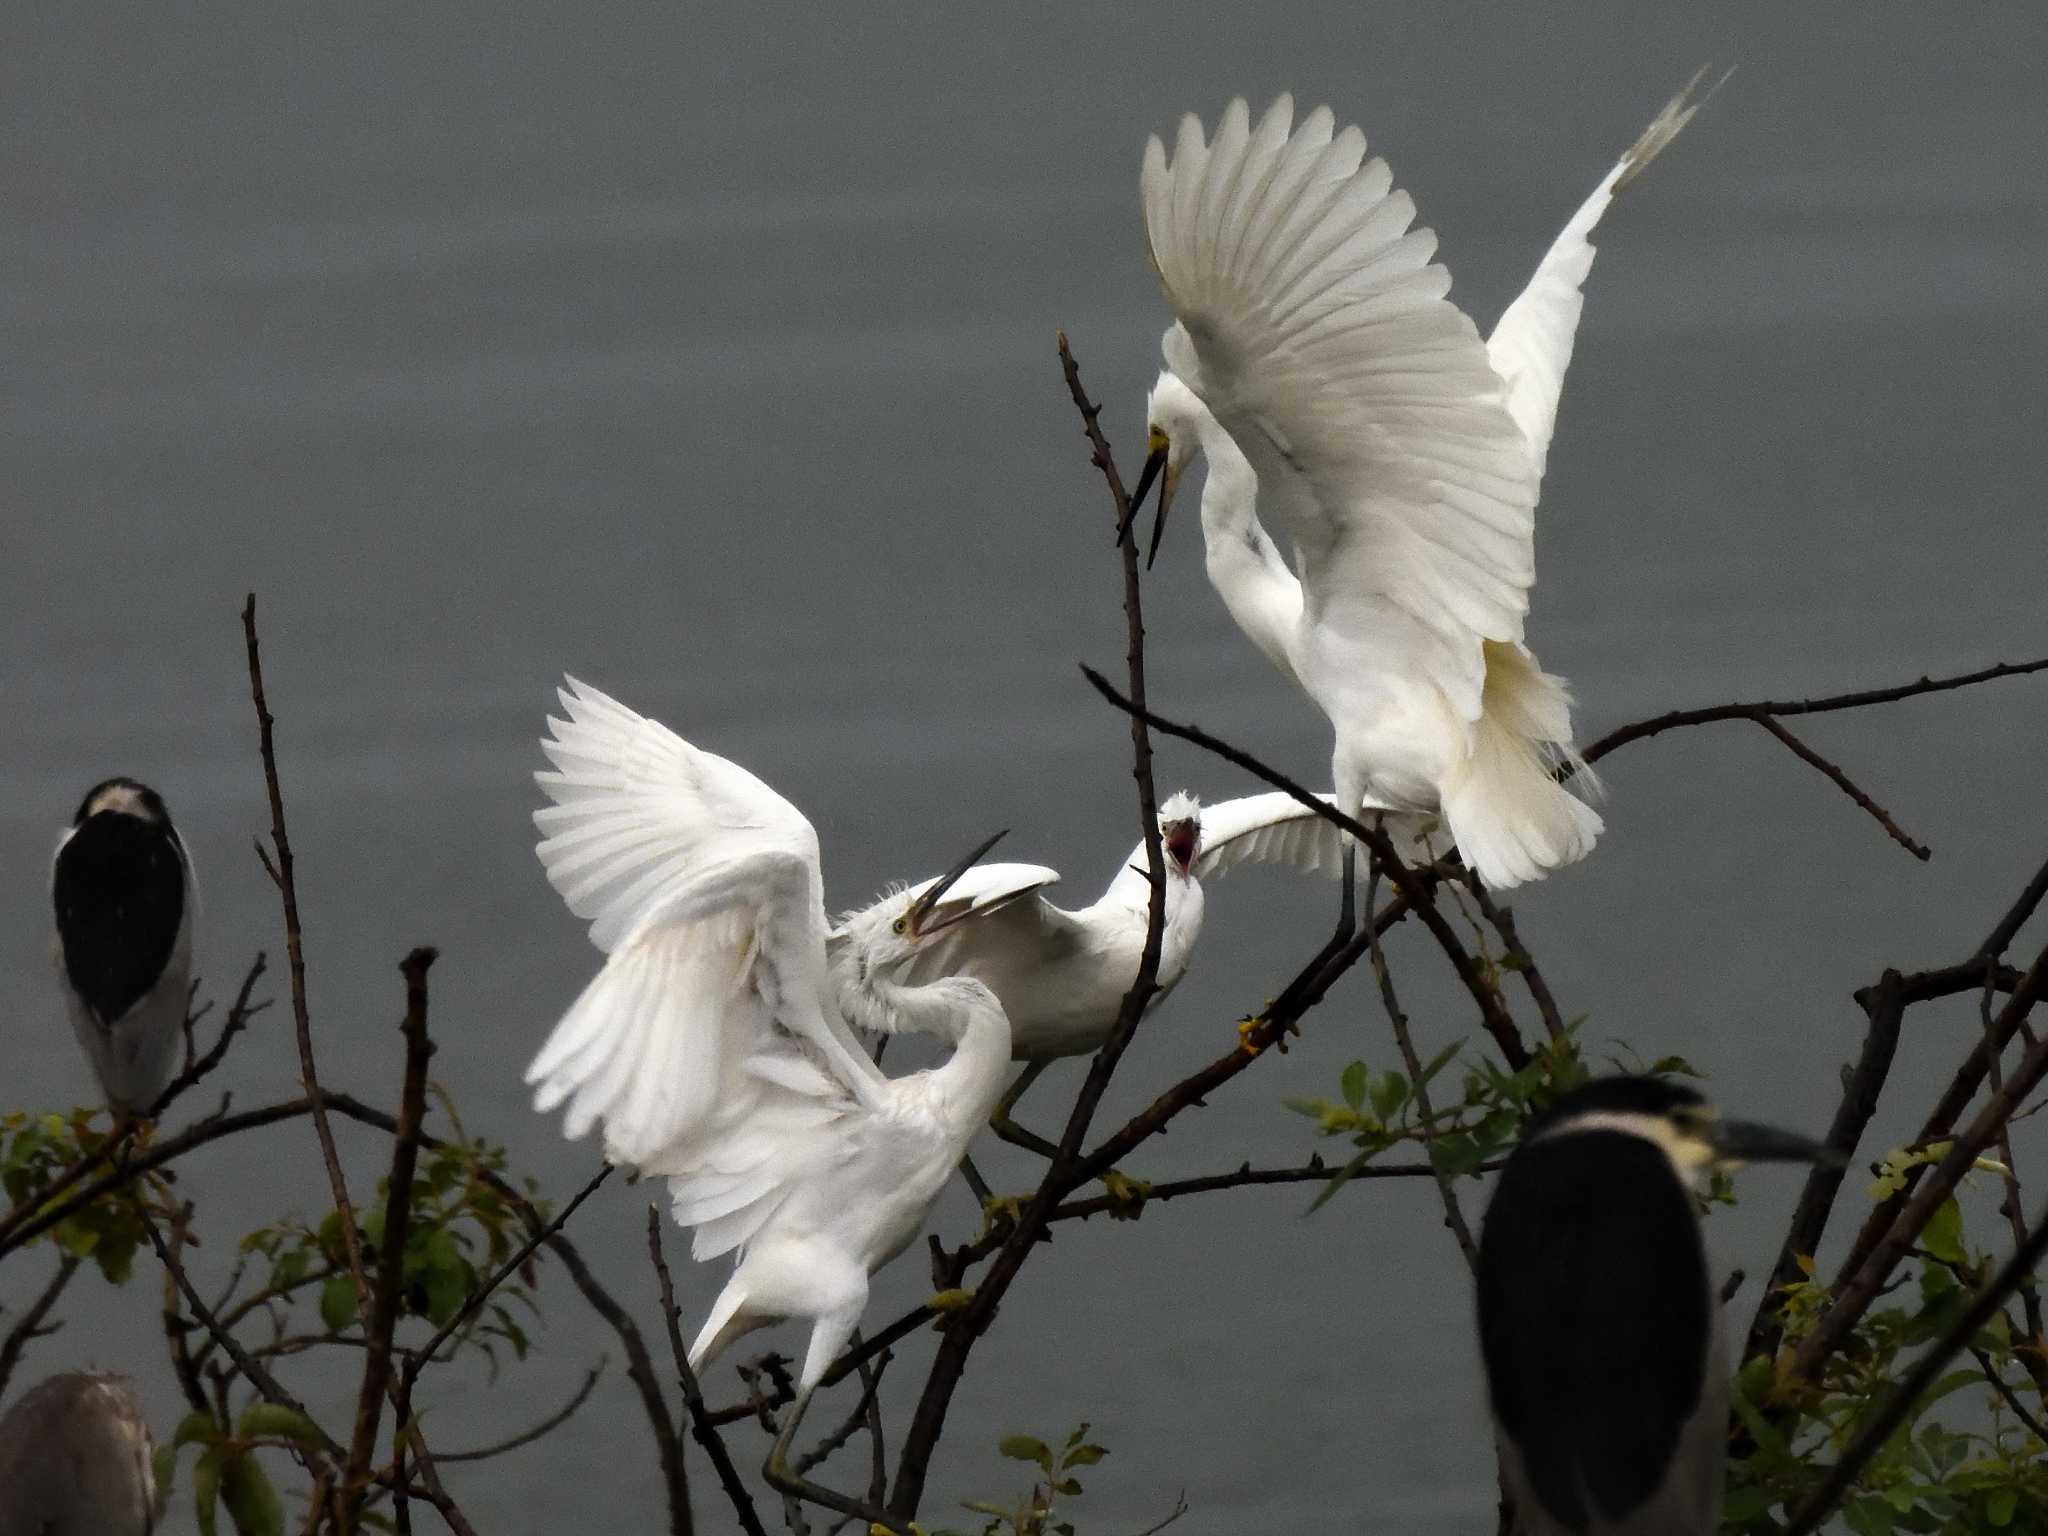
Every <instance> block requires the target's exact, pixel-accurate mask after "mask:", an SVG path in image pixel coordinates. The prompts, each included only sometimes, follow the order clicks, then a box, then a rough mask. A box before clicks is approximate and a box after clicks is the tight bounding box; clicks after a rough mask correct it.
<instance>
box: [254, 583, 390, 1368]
mask: <svg viewBox="0 0 2048 1536" xmlns="http://www.w3.org/2000/svg"><path fill="white" fill-rule="evenodd" d="M242 635H243V638H244V640H245V641H246V643H247V646H248V651H249V697H250V699H251V701H252V702H254V704H255V706H256V727H257V741H258V745H259V747H260V749H261V752H262V756H263V785H264V788H265V790H267V791H268V793H269V796H270V841H271V845H272V849H273V850H274V851H275V853H276V855H277V861H276V863H275V865H273V864H272V863H271V862H270V860H269V859H267V858H266V859H265V860H264V867H265V868H266V869H268V870H269V871H270V874H271V878H272V879H273V880H274V881H275V882H276V885H277V890H278V898H279V900H280V901H281V902H282V903H283V906H284V942H285V954H286V957H287V959H288V960H289V962H290V968H291V984H292V985H291V991H292V1027H293V1031H294V1033H295V1034H296V1036H297V1039H298V1047H299V1076H300V1079H301V1081H302V1082H303V1084H304V1086H305V1090H306V1100H307V1102H308V1103H309V1104H310V1105H311V1106H312V1110H313V1132H314V1134H315V1135H316V1136H317V1137H318V1138H319V1141H320V1156H321V1159H322V1161H324V1162H325V1163H326V1165H327V1183H328V1186H329V1187H330V1188H331V1189H332V1190H333V1193H334V1209H335V1212H336V1214H337V1215H339V1216H340V1218H341V1241H342V1248H343V1251H344V1252H346V1253H347V1254H348V1272H349V1277H350V1278H351V1279H352V1280H354V1281H355V1286H356V1316H357V1318H358V1320H359V1321H360V1322H361V1323H362V1324H363V1327H364V1329H365V1331H367V1330H368V1328H369V1325H370V1286H369V1281H368V1278H367V1276H366V1274H365V1271H364V1269H363V1237H362V1233H361V1232H360V1231H359V1230H358V1229H357V1226H356V1212H355V1207H354V1206H353V1205H351V1204H350V1203H349V1198H348V1179H347V1177H346V1175H344V1174H343V1172H342V1169H341V1154H340V1152H339V1151H337V1150H336V1148H335V1145H334V1130H333V1127H331V1126H330V1125H329V1124H328V1123H327V1110H326V1106H325V1105H324V1104H323V1103H322V1102H321V1098H320V1074H319V1072H318V1070H317V1069H316V1067H315V1065H314V1061H313V1020H312V1015H311V1013H310V1012H309V1011H308V1009H307V1006H306V946H305V933H304V930H303V928H302V927H301V925H300V922H299V890H298V884H297V881H296V879H295V877H294V873H293V864H292V844H291V837H290V835H289V834H288V833H287V832H286V830H285V824H284V790H283V789H282V788H281V787H280V785H279V783H278V776H277V742H276V740H275V738H274V735H273V727H274V726H275V724H276V721H275V720H274V719H273V717H272V716H271V713H270V706H269V704H268V702H267V701H266V700H265V698H264V694H263V657H262V655H261V653H260V651H259V649H258V646H257V641H256V594H255V593H254V592H251V593H250V594H249V596H248V599H247V601H246V602H244V603H243V605H242ZM257 846H258V849H259V851H260V850H261V847H262V845H261V844H258V845H257Z"/></svg>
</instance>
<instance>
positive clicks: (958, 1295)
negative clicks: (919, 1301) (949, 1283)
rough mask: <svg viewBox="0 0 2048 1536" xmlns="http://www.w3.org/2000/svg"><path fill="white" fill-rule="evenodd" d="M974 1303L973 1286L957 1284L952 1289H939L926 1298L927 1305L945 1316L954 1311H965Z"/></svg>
mask: <svg viewBox="0 0 2048 1536" xmlns="http://www.w3.org/2000/svg"><path fill="white" fill-rule="evenodd" d="M973 1303H974V1288H973V1287H972V1286H961V1285H956V1286H954V1287H953V1288H952V1289H951V1290H946V1291H938V1292H935V1293H933V1294H932V1295H931V1296H929V1297H927V1298H926V1299H925V1305H926V1306H928V1307H930V1308H931V1309H932V1310H933V1311H934V1312H937V1313H938V1314H940V1315H941V1316H944V1315H946V1314H948V1313H952V1312H964V1311H966V1310H967V1308H968V1307H970V1306H971V1305H973Z"/></svg>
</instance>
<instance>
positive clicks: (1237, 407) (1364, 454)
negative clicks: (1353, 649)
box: [1143, 96, 1539, 720]
mask: <svg viewBox="0 0 2048 1536" xmlns="http://www.w3.org/2000/svg"><path fill="white" fill-rule="evenodd" d="M1293 112H1294V107H1293V102H1292V100H1291V99H1290V98H1289V97H1286V96H1282V97H1281V98H1280V99H1279V100H1278V101H1276V102H1275V103H1274V104H1273V106H1272V107H1271V108H1270V109H1269V110H1268V111H1267V112H1266V113H1265V115H1264V116H1263V117H1261V118H1260V119H1259V122H1258V124H1257V126H1256V127H1253V126H1251V124H1250V122H1249V119H1248V114H1247V113H1246V110H1245V105H1244V103H1243V101H1241V100H1240V101H1235V102H1232V103H1231V105H1230V107H1229V109H1228V110H1227V111H1226V112H1225V113H1224V114H1223V120H1222V122H1221V124H1220V125H1219V126H1218V128H1217V130H1216V139H1215V142H1214V143H1213V144H1205V143H1204V142H1203V139H1202V125H1201V123H1200V122H1199V121H1197V120H1196V119H1195V118H1194V117H1192V116H1190V117H1187V118H1185V119H1183V120H1182V123H1181V130H1180V137H1179V140H1178V142H1177V143H1176V145H1175V147H1174V152H1173V156H1172V158H1171V159H1170V160H1169V158H1168V156H1167V153H1166V150H1165V147H1164V146H1163V145H1162V144H1161V143H1160V141H1159V140H1158V139H1157V138H1154V139H1153V140H1152V141H1151V142H1150V143H1149V144H1148V145H1147V146H1146V149H1145V165H1144V175H1143V194H1144V205H1145V231H1146V236H1147V239H1148V242H1149V247H1150V253H1151V258H1152V265H1153V267H1154V268H1155V270H1156V271H1157V272H1158V274H1159V279H1160V282H1161V284H1162V285H1163V286H1164V288H1165V290H1166V297H1167V300H1168V302H1169V303H1170V304H1171V305H1172V307H1173V312H1174V314H1175V316H1176V317H1177V322H1176V324H1175V325H1174V326H1173V327H1171V328H1170V329H1169V330H1168V331H1167V333H1166V338H1165V352H1166V359H1167V362H1168V364H1169V365H1170V366H1171V367H1172V368H1173V370H1174V372H1176V373H1177V374H1179V375H1180V376H1181V377H1182V378H1183V379H1184V380H1185V381H1186V382H1187V383H1188V385H1189V386H1190V387H1191V388H1193V389H1194V390H1195V392H1196V393H1197V394H1198V395H1200V396H1201V397H1202V399H1203V401H1204V402H1205V403H1206V404H1207V405H1208V407H1209V408H1210V410H1211V411H1213V412H1214V413H1215V414H1216V416H1217V418H1218V419H1219V420H1220V421H1221V422H1222V424H1223V426H1224V427H1225V428H1226V429H1227V430H1228V431H1229V433H1230V435H1231V437H1232V438H1233V439H1234V440H1235V441H1236V443H1237V445H1238V447H1239V448H1240V449H1242V450H1243V451H1244V453H1245V455H1246V457H1247V458H1249V459H1250V460H1251V463H1252V467H1253V469H1254V470H1255V471H1256V472H1257V475H1258V486H1259V513H1260V516H1261V518H1262V519H1263V520H1266V521H1267V522H1269V523H1270V524H1271V525H1272V526H1273V527H1274V528H1275V529H1276V530H1278V531H1280V532H1282V533H1284V534H1285V535H1286V537H1288V538H1290V539H1292V540H1293V542H1294V545H1295V549H1296V559H1297V564H1298V566H1299V567H1300V571H1301V576H1302V587H1303V597H1304V600H1305V604H1306V612H1305V617H1306V619H1307V620H1308V622H1309V623H1310V624H1311V625H1315V626H1322V627H1325V628H1326V630H1327V633H1329V634H1330V635H1331V636H1333V637H1337V638H1340V639H1343V640H1348V641H1352V642H1356V643H1357V644H1358V651H1359V656H1360V664H1361V665H1364V666H1367V667H1375V666H1376V667H1378V668H1379V669H1382V670H1385V671H1398V672H1399V673H1400V674H1402V675H1403V676H1404V677H1407V676H1413V675H1415V674H1418V673H1419V674H1420V676H1421V677H1422V678H1424V679H1427V680H1428V681H1431V682H1434V683H1435V684H1436V685H1437V686H1438V687H1439V688H1440V689H1441V690H1442V692H1443V693H1444V695H1445V697H1446V698H1447V699H1448V700H1449V702H1450V704H1451V706H1452V707H1453V708H1454V709H1455V710H1456V712H1457V714H1458V716H1459V717H1460V718H1462V719H1466V720H1472V719H1476V718H1477V717H1478V715H1479V712H1480V690H1481V687H1482V685H1483V682H1484V678H1485V671H1486V667H1485V661H1484V658H1483V656H1482V654H1481V642H1482V641H1484V640H1502V641H1517V640H1520V639H1521V636H1522V619H1523V615H1524V613H1525V612H1526V611H1527V609H1528V588H1529V586H1530V583H1531V582H1532V581H1533V580H1534V577H1535V558H1534V548H1533V542H1532V541H1533V528H1534V511H1535V506H1536V487H1537V481H1538V478H1539V477H1538V475H1537V473H1536V470H1535V467H1534V464H1533V462H1532V460H1531V456H1530V454H1529V451H1528V448H1527V445H1526V444H1525V443H1524V441H1523V438H1522V433H1521V430H1520V429H1519V428H1518V427H1517V426H1516V425H1515V422H1514V418H1513V417H1511V416H1510V415H1509V414H1508V412H1507V408H1506V406H1505V405H1504V404H1503V402H1502V387H1501V382H1500V380H1499V378H1498V377H1497V376H1496V375H1495V373H1494V371H1493V368H1492V366H1491V364H1490V363H1489V362H1488V361H1487V355H1486V348H1485V346H1484V345H1483V344H1482V343H1481V341H1480V339H1479V333H1478V331H1477V330H1475V329H1474V328H1473V325H1472V322H1471V321H1470V320H1469V319H1467V318H1466V317H1465V315H1464V314H1463V313H1462V312H1460V311H1459V310H1458V308H1457V307H1456V306H1455V305H1453V304H1451V303H1450V302H1449V301H1448V300H1447V299H1446V298H1445V294H1446V292H1448V290H1449V288H1450V275H1449V274H1448V273H1447V272H1445V271H1444V269H1443V268H1442V267H1441V266H1437V265H1433V264H1432V263H1431V261H1430V257H1431V256H1432V254H1434V252H1435V249H1436V237H1435V236H1434V235H1433V234H1432V233H1431V232H1430V231H1428V230H1426V229H1417V230H1411V229H1410V228H1409V224H1410V223H1411V222H1412V220H1413V219H1414V216H1415V207H1414V203H1413V202H1412V201H1411V200H1410V199H1409V197H1408V195H1407V194H1406V193H1405V192H1400V191H1397V190H1395V189H1394V186H1393V178H1392V174H1391V173H1390V172H1389V171H1388V169H1387V167H1386V164H1385V163H1384V162H1383V161H1380V160H1372V161H1366V160H1365V136H1364V135H1363V134H1362V133H1360V132H1359V131H1358V130H1357V129H1356V128H1346V129H1345V130H1344V131H1343V132H1342V133H1336V134H1334V135H1333V133H1332V128H1333V119H1332V117H1331V115H1330V112H1329V110H1328V109H1327V108H1320V107H1319V108H1317V109H1316V110H1315V111H1314V112H1312V113H1310V114H1309V115H1308V116H1307V117H1306V118H1304V119H1303V120H1302V123H1301V125H1300V126H1299V127H1298V128H1295V129H1294V130H1293V131H1292V132H1291V133H1290V132H1289V127H1290V123H1291V120H1292V118H1293Z"/></svg>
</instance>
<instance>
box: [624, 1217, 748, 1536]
mask: <svg viewBox="0 0 2048 1536" xmlns="http://www.w3.org/2000/svg"><path fill="white" fill-rule="evenodd" d="M647 1256H648V1258H649V1259H651V1260H652V1261H653V1263H654V1274H655V1278H656V1280H658V1281H659V1282H660V1285H661V1320H662V1322H663V1324H664V1325H665V1326H666V1327H667V1329H668V1345H669V1349H670V1350H671V1352H673V1353H674V1355H675V1361H676V1379H677V1380H678V1381H679V1382H681V1383H682V1388H683V1407H684V1409H685V1410H686V1411H687V1412H688V1413H689V1415H690V1424H691V1426H692V1433H693V1434H694V1435H695V1436H696V1438H697V1443H698V1444H699V1445H701V1446H703V1447H704V1454H705V1455H707V1456H709V1457H710V1458H711V1467H712V1470H713V1471H714V1472H716V1473H717V1474H718V1486H719V1487H721V1488H723V1489H724V1490H725V1496H726V1498H727V1500H729V1501H730V1502H731V1504H732V1509H733V1513H734V1514H735V1515H737V1516H738V1517H739V1522H740V1528H741V1529H742V1530H744V1531H745V1532H746V1533H747V1536H768V1533H767V1532H766V1530H764V1529H763V1528H762V1525H761V1515H760V1512H759V1511H758V1510H756V1509H755V1508H754V1496H753V1495H752V1494H751V1493H749V1492H747V1485H746V1484H745V1483H744V1482H743V1481H741V1479H740V1473H739V1468H737V1467H735V1466H734V1465H733V1462H732V1456H731V1454H730V1453H729V1452H728V1451H727V1450H726V1448H725V1437H724V1436H723V1435H721V1434H719V1432H718V1426H717V1425H716V1424H715V1423H713V1422H712V1419H711V1415H710V1414H708V1413H706V1412H705V1410H704V1392H703V1389H702V1388H701V1387H700V1386H699V1385H698V1383H697V1373H696V1372H695V1371H693V1370H691V1369H690V1352H689V1351H688V1350H686V1349H684V1348H683V1333H682V1329H681V1327H680V1326H679V1325H678V1322H677V1320H678V1318H680V1316H681V1315H682V1310H681V1308H679V1307H677V1305H676V1289H675V1284H674V1282H673V1281H671V1280H670V1278H669V1273H668V1260H666V1259H665V1258H663V1257H662V1254H661V1212H660V1211H659V1210H657V1209H656V1208H655V1207H654V1206H653V1205H651V1204H650V1205H649V1206H648V1207H647ZM685 1507H687V1501H686V1505H685Z"/></svg>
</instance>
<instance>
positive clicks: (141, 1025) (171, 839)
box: [50, 779, 197, 1119]
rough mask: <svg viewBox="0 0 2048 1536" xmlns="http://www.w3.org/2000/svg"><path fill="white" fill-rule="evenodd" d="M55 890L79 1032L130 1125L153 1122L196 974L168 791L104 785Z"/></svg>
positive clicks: (69, 836) (60, 964)
mask: <svg viewBox="0 0 2048 1536" xmlns="http://www.w3.org/2000/svg"><path fill="white" fill-rule="evenodd" d="M50 894H51V898H52V902H53V904H54V906H55V907H56V915H57V968H58V979H59V981H60V983H61V984H62V986H63V988H64V1003H65V1007H66V1009H67V1010H68V1011H69V1013H70V1015H71V1027H72V1029H73V1030H75V1031H76V1032H77V1034H78V1043H79V1044H80V1045H81V1046H83V1047H84V1049H85V1054H86V1056H87V1058H88V1059H89V1060H90V1061H91V1062H92V1069H93V1072H94V1074H95V1075H97V1076H98V1078H99V1080H100V1089H101V1091H102V1092H103V1093H105V1095H106V1098H107V1107H108V1108H109V1109H111V1110H112V1111H113V1112H114V1114H115V1115H116V1116H117V1117H119V1118H122V1119H128V1118H132V1117H135V1116H138V1115H142V1114H146V1113H147V1112H148V1111H149V1108H150V1106H151V1105H152V1104H153V1103H155V1101H156V1096H157V1095H158V1094H159V1093H161V1092H162V1091H163V1088H164V1084H165V1083H167V1082H168V1081H169V1080H170V1076H171V1068H172V1065H173V1064H174V1063H175V1062H176V1060H177V1054H178V1042H179V1041H180V1040H181V1039H183V1038H184V1024H185V1009H186V1004H187V1002H188V1001H189V999H190V983H191V974H192V908H193V906H194V904H195V901H196V898H197V889H196V887H195V886H194V884H193V879H192V861H191V859H190V858H189V857H188V856H187V855H186V852H185V845H184V843H183V842H182V841H181V840H180V839H179V837H178V832H177V829H176V828H175V827H173V826H172V825H171V813H170V812H169V811H167V810H165V809H164V802H163V799H162V797H161V796H159V795H158V794H157V792H156V791H155V790H153V789H151V788H150V787H149V786H148V785H146V784H139V783H137V782H136V781H135V780H134V779H108V780H106V781H105V782H104V783H101V784H95V785H94V786H93V787H92V788H91V789H90V790H88V791H87V792H86V796H85V799H84V800H82V801H81V802H80V803H79V806H78V814H77V815H76V816H74V817H72V819H71V830H70V831H68V832H66V833H65V834H64V838H63V840H62V841H61V842H59V843H58V844H57V858H56V864H55V866H54V868H53V870H52V872H51V878H50Z"/></svg>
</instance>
